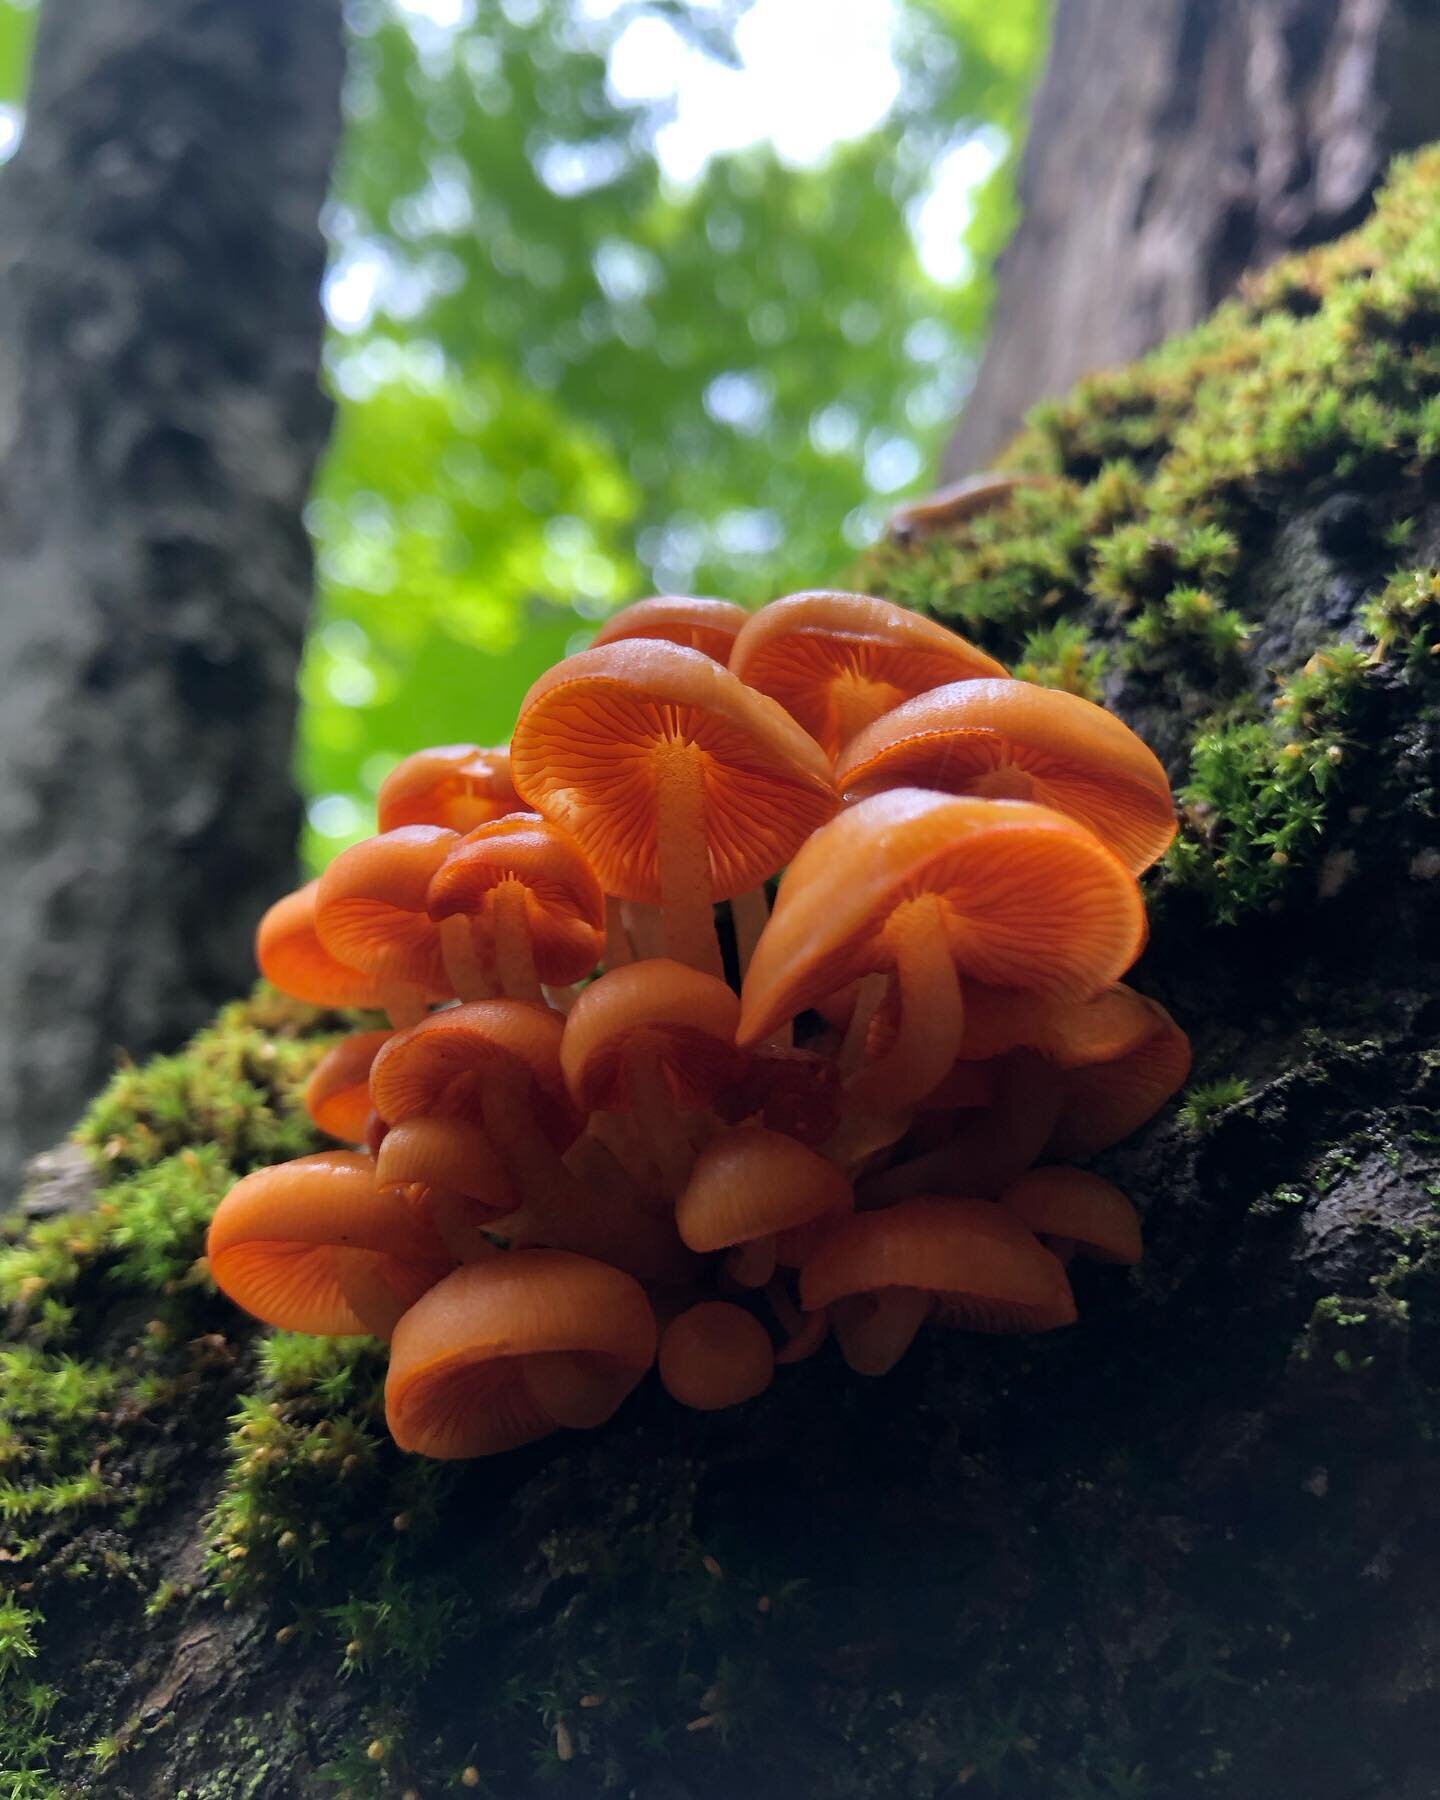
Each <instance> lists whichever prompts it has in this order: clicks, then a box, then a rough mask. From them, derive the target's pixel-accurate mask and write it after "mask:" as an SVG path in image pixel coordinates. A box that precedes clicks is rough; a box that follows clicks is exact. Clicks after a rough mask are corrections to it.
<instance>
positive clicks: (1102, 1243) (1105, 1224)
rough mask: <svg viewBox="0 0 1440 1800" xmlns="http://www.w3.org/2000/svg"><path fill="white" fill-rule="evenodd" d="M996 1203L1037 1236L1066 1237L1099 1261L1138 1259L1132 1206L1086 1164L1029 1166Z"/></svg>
mask: <svg viewBox="0 0 1440 1800" xmlns="http://www.w3.org/2000/svg"><path fill="white" fill-rule="evenodd" d="M1000 1204H1001V1205H1002V1206H1004V1207H1006V1208H1007V1209H1008V1210H1009V1211H1010V1212H1012V1213H1014V1214H1015V1216H1016V1218H1017V1219H1023V1220H1024V1222H1025V1223H1026V1224H1027V1225H1028V1226H1029V1227H1030V1229H1031V1230H1032V1231H1033V1232H1035V1233H1036V1234H1037V1235H1038V1236H1041V1237H1055V1238H1069V1239H1070V1240H1071V1241H1072V1242H1073V1243H1074V1245H1075V1247H1076V1249H1077V1250H1078V1251H1079V1252H1080V1254H1081V1255H1082V1256H1089V1257H1093V1258H1094V1259H1095V1261H1097V1262H1112V1263H1137V1262H1139V1260H1140V1257H1141V1253H1142V1246H1141V1242H1140V1220H1139V1218H1138V1217H1137V1215H1136V1212H1135V1208H1134V1207H1133V1206H1132V1205H1131V1204H1130V1202H1129V1200H1128V1199H1127V1198H1126V1196H1125V1195H1124V1194H1122V1193H1121V1192H1120V1190H1119V1188H1117V1187H1116V1186H1115V1184H1114V1183H1113V1182H1110V1181H1105V1180H1102V1178H1101V1177H1100V1176H1099V1175H1092V1174H1091V1173H1090V1172H1089V1171H1088V1170H1087V1169H1067V1168H1064V1167H1062V1166H1059V1165H1056V1166H1055V1167H1053V1168H1045V1169H1031V1170H1030V1171H1029V1173H1028V1174H1025V1175H1022V1176H1021V1177H1020V1179H1019V1180H1018V1181H1017V1182H1015V1183H1014V1185H1013V1186H1011V1187H1008V1188H1006V1190H1005V1192H1004V1193H1003V1194H1002V1195H1001V1196H1000Z"/></svg>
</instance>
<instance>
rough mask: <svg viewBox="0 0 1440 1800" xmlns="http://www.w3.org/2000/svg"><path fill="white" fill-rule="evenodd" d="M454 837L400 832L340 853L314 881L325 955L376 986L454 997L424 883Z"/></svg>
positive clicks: (440, 829)
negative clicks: (373, 979) (405, 985)
mask: <svg viewBox="0 0 1440 1800" xmlns="http://www.w3.org/2000/svg"><path fill="white" fill-rule="evenodd" d="M459 841H460V840H459V838H458V837H457V836H456V834H455V833H454V832H453V831H449V830H447V829H446V828H445V827H444V826H441V825H403V826H401V827H400V828H399V830H397V831H386V832H382V833H381V834H380V836H379V837H372V838H366V839H365V840H364V841H363V842H362V843H359V844H352V845H351V846H350V848H349V849H348V850H342V851H341V852H340V854H339V855H338V856H337V857H336V858H335V860H334V862H332V863H331V864H330V867H329V868H328V869H326V871H325V873H324V874H323V875H322V876H321V877H320V890H319V893H318V895H317V896H316V902H315V928H316V930H317V931H318V932H319V934H320V941H321V943H322V944H324V945H325V947H326V949H327V950H329V951H330V952H331V954H332V955H334V956H338V957H339V958H340V959H341V960H342V961H344V962H348V963H350V964H351V965H353V967H355V968H357V969H364V970H365V972H366V974H368V975H374V976H377V977H378V978H379V979H380V980H382V981H389V982H409V983H413V984H414V985H415V986H417V987H420V988H423V989H424V990H425V991H426V992H427V993H428V994H430V995H432V996H435V997H437V998H438V997H443V996H444V995H447V994H449V993H452V992H453V989H452V988H451V986H450V980H449V977H448V976H447V975H446V973H445V958H444V955H443V953H442V951H441V948H440V927H439V926H438V925H437V924H436V923H435V921H434V920H433V919H432V918H431V917H430V914H429V912H428V910H427V905H428V895H429V889H430V883H431V881H432V879H433V878H434V875H435V872H436V870H437V869H438V868H439V867H440V865H441V863H443V862H444V860H445V858H446V857H447V856H448V855H449V854H450V852H451V851H452V850H453V849H454V848H455V846H456V844H457V843H458V842H459Z"/></svg>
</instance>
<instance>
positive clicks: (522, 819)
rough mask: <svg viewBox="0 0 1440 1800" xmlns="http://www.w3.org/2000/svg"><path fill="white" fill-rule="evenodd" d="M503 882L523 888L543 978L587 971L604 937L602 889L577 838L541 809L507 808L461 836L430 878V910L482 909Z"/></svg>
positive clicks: (441, 913) (575, 976) (439, 913)
mask: <svg viewBox="0 0 1440 1800" xmlns="http://www.w3.org/2000/svg"><path fill="white" fill-rule="evenodd" d="M506 881H511V882H514V883H515V884H516V885H517V886H519V887H520V888H521V889H523V890H524V896H525V914H526V918H527V920H528V921H529V926H530V936H531V943H532V945H533V949H534V956H535V972H536V974H537V975H538V976H539V977H540V979H541V981H548V982H554V983H556V984H564V983H566V982H571V981H579V980H580V979H581V978H582V977H583V976H586V975H588V974H589V973H590V971H591V970H592V969H593V968H594V967H595V964H596V962H597V961H598V960H599V957H600V948H601V945H602V944H603V943H604V939H605V895H604V893H603V892H602V891H601V888H600V883H599V882H598V881H597V880H596V878H595V871H594V870H593V869H592V868H591V867H590V865H589V863H588V862H586V860H585V858H584V856H583V854H582V853H581V850H580V846H579V845H578V844H577V843H576V842H575V840H574V838H572V837H571V836H570V834H569V833H568V832H566V831H562V830H561V829H560V827H559V826H558V825H551V824H550V823H549V822H548V821H547V820H545V819H542V818H541V817H540V815H539V814H538V813H527V812H515V813H509V814H507V815H506V816H505V817H504V818H503V819H492V820H491V821H490V822H489V823H488V824H486V825H478V826H477V827H476V828H475V830H473V831H471V832H469V833H468V834H467V835H466V836H465V837H463V838H461V840H460V842H459V843H458V844H457V845H456V846H455V847H454V849H453V850H452V851H451V852H450V854H449V856H447V857H446V859H445V861H444V862H443V863H441V865H440V867H439V868H438V869H437V870H436V872H435V875H434V878H433V879H432V881H431V883H430V894H429V906H430V916H431V918H432V919H448V918H450V917H452V916H453V915H454V914H456V913H464V914H467V915H468V916H471V917H475V916H478V915H483V914H484V912H485V911H486V909H487V907H488V906H489V905H490V904H491V903H492V901H493V897H494V893H495V890H496V888H498V887H499V886H500V884H501V883H502V882H506Z"/></svg>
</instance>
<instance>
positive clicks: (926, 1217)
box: [800, 1196, 1075, 1332]
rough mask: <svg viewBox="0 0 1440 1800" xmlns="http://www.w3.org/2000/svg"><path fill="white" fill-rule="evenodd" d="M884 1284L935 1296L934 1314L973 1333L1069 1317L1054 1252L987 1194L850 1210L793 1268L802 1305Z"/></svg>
mask: <svg viewBox="0 0 1440 1800" xmlns="http://www.w3.org/2000/svg"><path fill="white" fill-rule="evenodd" d="M885 1288H905V1289H910V1290H915V1291H918V1292H921V1293H930V1294H934V1295H935V1296H936V1301H937V1308H936V1316H937V1317H938V1318H940V1319H941V1320H942V1321H943V1322H944V1323H946V1324H951V1325H958V1326H963V1327H965V1328H967V1329H969V1330H972V1331H996V1332H1008V1331H1049V1330H1052V1329H1054V1328H1055V1327H1057V1326H1061V1325H1071V1324H1073V1323H1074V1321H1075V1300H1074V1296H1073V1295H1072V1294H1071V1292H1070V1283H1069V1280H1068V1279H1067V1277H1066V1274H1065V1270H1064V1268H1063V1266H1062V1265H1061V1263H1060V1262H1059V1260H1058V1259H1057V1258H1056V1257H1054V1256H1052V1255H1051V1253H1050V1252H1049V1251H1048V1250H1047V1249H1046V1248H1045V1247H1044V1245H1043V1244H1041V1243H1040V1241H1039V1240H1038V1239H1037V1238H1036V1236H1035V1234H1034V1233H1033V1232H1032V1231H1031V1230H1030V1229H1029V1228H1028V1227H1027V1226H1026V1225H1024V1224H1022V1223H1021V1221H1020V1220H1019V1219H1018V1218H1016V1217H1015V1215H1014V1214H1013V1213H1008V1212H1006V1211H1005V1209H1004V1208H1003V1207H1000V1206H997V1205H996V1204H995V1203H994V1202H993V1201H990V1200H941V1199H934V1198H931V1197H928V1196H926V1197H922V1198H920V1199H916V1200H905V1201H902V1202H901V1203H900V1204H899V1205H898V1206H892V1207H888V1208H886V1209H885V1210H884V1211H881V1212H868V1213H854V1214H852V1215H851V1217H849V1218H848V1219H842V1220H840V1221H839V1223H838V1224H836V1225H835V1226H834V1227H833V1228H832V1229H831V1230H830V1231H828V1232H827V1233H826V1234H825V1236H824V1238H823V1239H822V1240H821V1242H820V1244H819V1246H818V1248H817V1249H816V1250H815V1252H814V1253H813V1255H811V1256H810V1258H809V1259H808V1260H807V1261H806V1263H805V1265H804V1267H803V1268H802V1269H801V1271H800V1301H801V1304H802V1305H803V1306H804V1307H805V1309H806V1310H807V1311H808V1312H813V1311H815V1310H817V1309H818V1308H819V1307H822V1306H830V1305H833V1304H834V1303H835V1302H836V1301H838V1300H845V1299H848V1298H850V1297H851V1296H852V1295H857V1294H873V1293H875V1292H877V1291H879V1290H880V1289H885Z"/></svg>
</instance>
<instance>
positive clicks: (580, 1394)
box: [385, 1250, 656, 1458]
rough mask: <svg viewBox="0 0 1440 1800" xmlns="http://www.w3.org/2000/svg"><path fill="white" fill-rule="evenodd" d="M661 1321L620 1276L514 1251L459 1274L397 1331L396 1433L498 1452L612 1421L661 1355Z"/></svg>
mask: <svg viewBox="0 0 1440 1800" xmlns="http://www.w3.org/2000/svg"><path fill="white" fill-rule="evenodd" d="M655 1336H656V1334H655V1316H654V1314H653V1313H652V1312H651V1310H650V1303H649V1301H648V1300H647V1299H646V1298H645V1291H644V1289H643V1288H642V1287H641V1286H640V1285H639V1283H638V1282H636V1281H634V1280H633V1279H632V1278H631V1277H630V1276H629V1275H626V1274H623V1273H622V1272H621V1271H620V1270H619V1269H612V1268H609V1267H607V1266H606V1265H605V1264H604V1263H599V1262H594V1261H592V1260H591V1259H590V1258H589V1257H584V1256H575V1255H572V1254H571V1253H570V1252H569V1251H565V1250H512V1251H510V1252H509V1253H508V1254H507V1255H504V1256H497V1257H492V1258H490V1259H489V1260H487V1261H485V1262H479V1263H471V1264H468V1265H467V1266H466V1267H465V1268H463V1269H457V1270H456V1271H455V1272H454V1274H453V1275H451V1276H448V1277H447V1278H446V1279H445V1280H444V1281H442V1282H441V1283H440V1284H439V1285H438V1286H436V1287H434V1288H432V1289H431V1290H430V1292H429V1293H428V1294H427V1295H426V1296H425V1298H424V1300H423V1301H422V1302H421V1303H420V1304H418V1305H416V1306H414V1307H412V1308H411V1309H410V1311H409V1312H408V1313H406V1315H405V1317H404V1318H403V1319H402V1320H401V1321H400V1323H399V1325H398V1326H397V1327H396V1330H395V1336H394V1340H393V1342H392V1344H391V1350H390V1373H389V1378H388V1379H387V1381H386V1383H385V1411H386V1417H387V1419H388V1421H389V1425H390V1431H391V1435H392V1436H393V1437H394V1439H395V1442H396V1443H397V1444H399V1446H400V1448H401V1449H402V1450H414V1451H419V1452H421V1453H422V1454H424V1455H426V1456H436V1457H443V1458H456V1457H467V1456H488V1455H493V1454H494V1453H495V1452H497V1451H501V1450H509V1449H512V1448H514V1447H515V1446H516V1445H517V1444H525V1443H529V1442H531V1441H532V1440H533V1439H535V1438H539V1437H544V1436H546V1435H547V1434H548V1433H549V1432H550V1431H553V1430H554V1429H555V1427H556V1425H557V1424H559V1423H562V1422H566V1421H565V1420H562V1419H561V1418H559V1417H557V1408H558V1410H559V1411H560V1412H561V1413H566V1414H568V1415H569V1417H570V1418H571V1419H574V1420H575V1421H576V1422H578V1420H579V1415H580V1414H581V1413H584V1414H585V1416H586V1421H587V1422H590V1423H599V1422H600V1420H601V1419H602V1418H606V1417H609V1415H610V1414H611V1413H613V1412H614V1411H615V1409H616V1408H617V1407H618V1406H619V1404H620V1402H621V1401H622V1400H623V1399H624V1397H625V1395H626V1394H627V1393H628V1392H629V1391H630V1389H631V1388H633V1387H634V1386H635V1384H636V1383H637V1382H638V1381H639V1380H640V1378H641V1376H642V1375H643V1374H644V1373H645V1371H646V1370H647V1369H648V1368H649V1367H650V1365H651V1363H652V1362H653V1361H654V1360H655Z"/></svg>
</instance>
